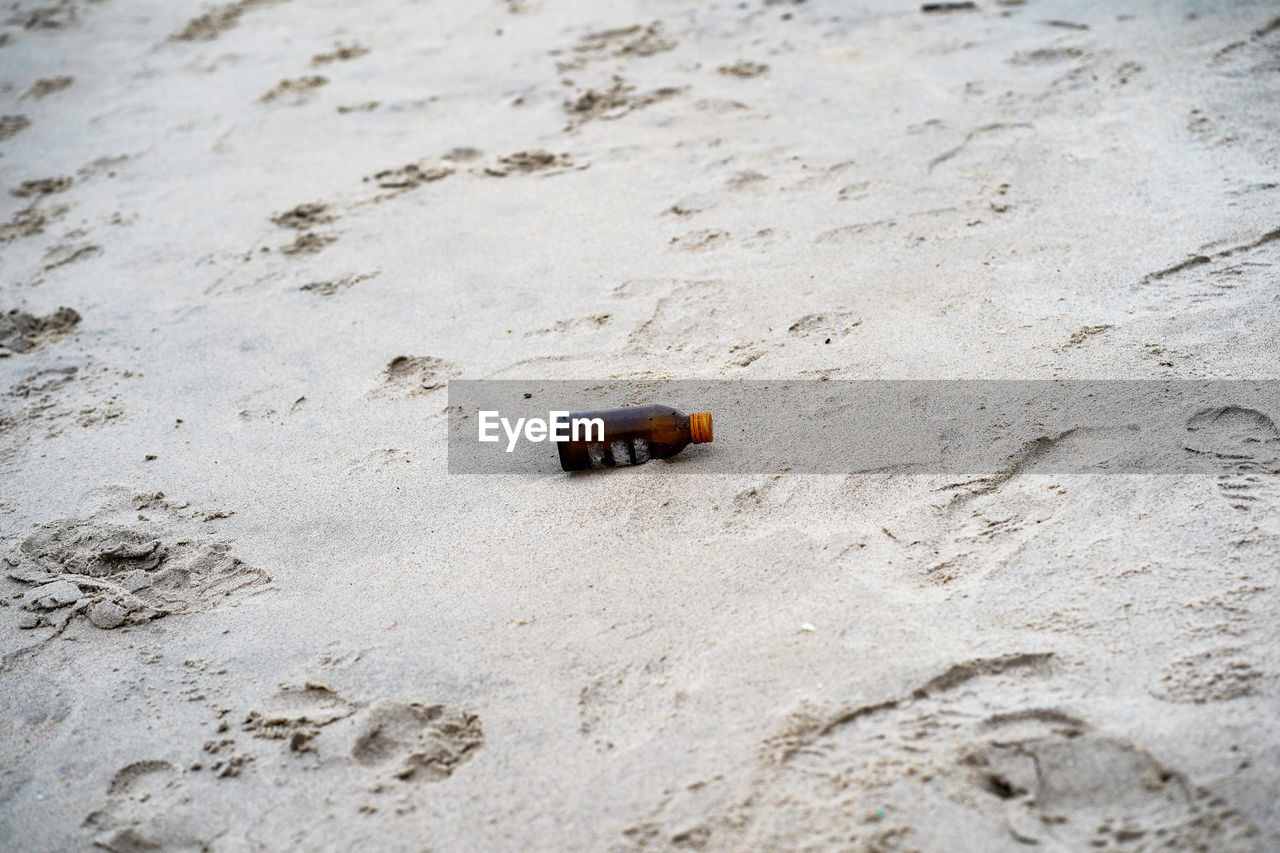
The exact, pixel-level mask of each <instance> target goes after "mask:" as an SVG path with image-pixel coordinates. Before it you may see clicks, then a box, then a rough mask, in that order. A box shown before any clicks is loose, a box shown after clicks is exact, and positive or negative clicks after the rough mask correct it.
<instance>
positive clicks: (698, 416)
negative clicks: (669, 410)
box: [689, 412, 713, 444]
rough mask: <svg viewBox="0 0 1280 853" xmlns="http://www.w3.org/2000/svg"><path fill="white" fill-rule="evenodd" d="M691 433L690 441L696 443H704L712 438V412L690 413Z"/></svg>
mask: <svg viewBox="0 0 1280 853" xmlns="http://www.w3.org/2000/svg"><path fill="white" fill-rule="evenodd" d="M689 435H690V441H692V442H693V443H694V444H703V443H704V442H708V441H711V440H712V438H713V433H712V432H711V413H710V412H694V413H693V414H691V415H689Z"/></svg>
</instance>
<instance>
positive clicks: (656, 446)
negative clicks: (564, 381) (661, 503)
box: [558, 405, 712, 471]
mask: <svg viewBox="0 0 1280 853" xmlns="http://www.w3.org/2000/svg"><path fill="white" fill-rule="evenodd" d="M566 432H567V433H568V435H569V437H570V440H569V441H561V442H558V445H559V450H560V467H561V468H563V469H564V470H566V471H585V470H588V469H590V468H614V467H617V466H619V465H643V464H644V463H645V462H648V461H649V460H650V459H668V458H670V457H672V456H675V455H676V454H677V453H679V452H680V451H681V450H683V449H684V448H685V447H687V446H688V445H690V444H697V443H700V442H703V441H711V437H712V434H711V415H710V413H708V412H697V413H694V414H693V415H686V414H683V413H681V412H678V411H676V410H675V409H673V408H671V407H670V406H661V405H652V406H636V407H634V408H628V409H608V410H605V411H599V412H574V413H573V414H571V415H569V417H568V428H567V429H566Z"/></svg>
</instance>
